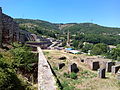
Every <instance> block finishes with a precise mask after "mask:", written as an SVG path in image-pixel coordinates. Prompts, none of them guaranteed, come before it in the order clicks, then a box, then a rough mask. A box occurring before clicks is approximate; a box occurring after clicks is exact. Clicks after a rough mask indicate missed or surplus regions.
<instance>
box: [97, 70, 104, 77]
mask: <svg viewBox="0 0 120 90" xmlns="http://www.w3.org/2000/svg"><path fill="white" fill-rule="evenodd" d="M98 77H99V78H105V68H100V69H98Z"/></svg>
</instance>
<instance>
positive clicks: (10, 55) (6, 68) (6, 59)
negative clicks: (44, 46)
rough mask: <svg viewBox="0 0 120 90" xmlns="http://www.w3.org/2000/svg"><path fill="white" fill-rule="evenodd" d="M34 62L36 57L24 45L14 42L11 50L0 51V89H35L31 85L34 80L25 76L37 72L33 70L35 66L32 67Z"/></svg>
mask: <svg viewBox="0 0 120 90" xmlns="http://www.w3.org/2000/svg"><path fill="white" fill-rule="evenodd" d="M34 63H37V57H36V55H35V54H33V53H31V52H30V49H29V48H28V47H26V46H22V45H19V44H14V45H13V48H12V49H11V50H9V51H4V50H3V51H2V52H0V90H28V89H29V90H35V89H33V87H32V83H35V82H32V81H31V79H29V78H28V77H29V76H25V74H30V75H32V74H34V75H35V73H37V72H34V71H33V70H36V69H35V68H37V67H34V68H33V66H34V65H33V64H34ZM25 78H28V80H29V81H27V80H26V79H25ZM33 78H34V79H36V78H37V77H36V76H35V77H33ZM28 82H29V83H28Z"/></svg>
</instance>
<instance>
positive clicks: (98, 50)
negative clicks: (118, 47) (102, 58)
mask: <svg viewBox="0 0 120 90" xmlns="http://www.w3.org/2000/svg"><path fill="white" fill-rule="evenodd" d="M108 50H109V48H108V46H107V45H106V44H103V43H98V44H95V45H94V46H93V49H92V50H91V54H93V55H101V54H106V53H107V52H108Z"/></svg>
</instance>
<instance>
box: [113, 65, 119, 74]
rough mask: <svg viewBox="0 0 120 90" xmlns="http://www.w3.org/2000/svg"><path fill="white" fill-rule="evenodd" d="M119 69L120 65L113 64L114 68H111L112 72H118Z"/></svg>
mask: <svg viewBox="0 0 120 90" xmlns="http://www.w3.org/2000/svg"><path fill="white" fill-rule="evenodd" d="M119 69H120V65H116V66H112V69H111V71H112V74H116V73H117V72H118V70H119Z"/></svg>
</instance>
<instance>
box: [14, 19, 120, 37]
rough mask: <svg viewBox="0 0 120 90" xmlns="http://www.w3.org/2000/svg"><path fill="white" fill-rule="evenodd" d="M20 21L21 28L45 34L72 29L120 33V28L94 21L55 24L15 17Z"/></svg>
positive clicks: (93, 32)
mask: <svg viewBox="0 0 120 90" xmlns="http://www.w3.org/2000/svg"><path fill="white" fill-rule="evenodd" d="M15 21H16V22H17V23H19V25H20V27H21V29H25V30H28V31H30V32H34V33H39V34H43V33H42V31H46V32H49V31H52V32H60V31H65V32H66V31H68V30H69V31H70V32H71V33H72V34H73V33H74V34H75V33H89V34H104V35H105V34H109V35H116V34H119V33H120V28H111V27H104V26H100V25H97V24H93V23H68V24H55V23H50V22H47V21H42V20H33V19H15ZM29 29H31V30H29ZM32 29H33V30H32Z"/></svg>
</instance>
